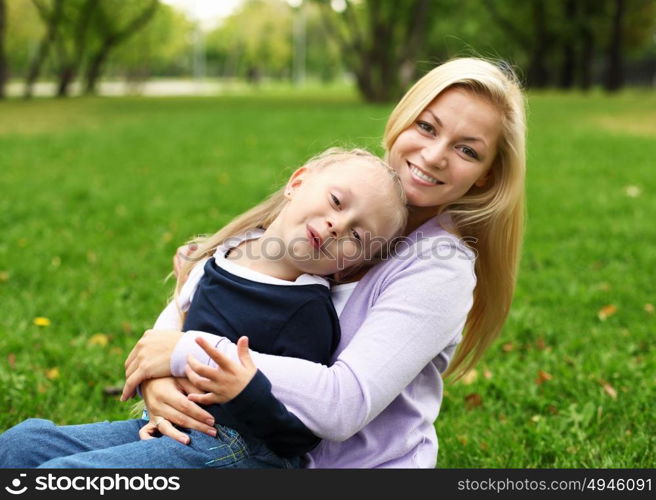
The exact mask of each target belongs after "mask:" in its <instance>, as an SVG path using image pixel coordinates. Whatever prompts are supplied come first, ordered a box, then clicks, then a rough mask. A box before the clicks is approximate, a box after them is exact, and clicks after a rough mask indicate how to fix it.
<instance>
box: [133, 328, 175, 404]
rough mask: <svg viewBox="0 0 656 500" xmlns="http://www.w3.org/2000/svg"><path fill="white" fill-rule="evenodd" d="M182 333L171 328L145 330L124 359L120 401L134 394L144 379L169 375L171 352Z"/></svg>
mask: <svg viewBox="0 0 656 500" xmlns="http://www.w3.org/2000/svg"><path fill="white" fill-rule="evenodd" d="M182 335H183V333H182V332H176V331H172V330H146V332H145V333H144V334H143V336H142V337H141V338H140V339H139V341H138V342H137V344H136V345H135V346H134V347H133V348H132V351H130V354H129V355H128V357H127V359H126V360H125V386H124V387H123V394H121V401H126V400H128V399H130V398H131V397H132V396H134V393H135V391H136V389H137V386H138V385H139V384H140V383H141V382H143V381H144V380H146V379H151V378H158V377H166V376H168V375H171V366H170V364H171V354H172V353H173V349H174V348H175V344H177V343H178V340H180V337H182Z"/></svg>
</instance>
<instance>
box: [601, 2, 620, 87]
mask: <svg viewBox="0 0 656 500" xmlns="http://www.w3.org/2000/svg"><path fill="white" fill-rule="evenodd" d="M624 7H625V4H624V0H615V11H614V12H613V25H612V28H611V40H610V44H609V46H608V52H607V62H606V78H605V81H604V87H605V88H606V90H607V91H609V92H615V91H617V90H619V89H621V88H622V86H623V85H624V67H623V66H624V64H623V60H622V44H623V36H622V35H623V30H624V13H625V8H624Z"/></svg>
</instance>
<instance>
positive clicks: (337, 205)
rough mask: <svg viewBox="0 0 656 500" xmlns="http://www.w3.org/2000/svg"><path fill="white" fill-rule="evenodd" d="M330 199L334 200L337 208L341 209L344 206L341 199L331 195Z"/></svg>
mask: <svg viewBox="0 0 656 500" xmlns="http://www.w3.org/2000/svg"><path fill="white" fill-rule="evenodd" d="M330 198H331V199H332V200H333V204H334V205H335V206H336V207H337V208H340V207H341V206H342V204H341V203H340V201H339V198H337V196H335V195H334V194H332V193H331V195H330Z"/></svg>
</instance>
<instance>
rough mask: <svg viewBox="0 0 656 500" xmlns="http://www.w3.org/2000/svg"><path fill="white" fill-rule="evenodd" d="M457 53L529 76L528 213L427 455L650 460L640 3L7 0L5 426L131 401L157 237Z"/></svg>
mask: <svg viewBox="0 0 656 500" xmlns="http://www.w3.org/2000/svg"><path fill="white" fill-rule="evenodd" d="M462 55H482V56H486V57H492V58H496V59H503V60H505V61H507V62H508V63H509V64H510V65H511V66H513V67H514V68H515V69H516V71H517V72H518V74H519V75H520V77H521V79H522V81H523V83H524V84H525V86H526V87H527V95H528V118H529V135H528V181H527V200H528V209H527V215H528V217H527V230H526V241H525V246H524V251H523V258H522V265H521V272H520V275H519V281H518V287H517V293H516V296H515V300H514V303H513V307H512V310H511V313H510V316H509V319H508V321H507V324H506V326H505V328H504V330H503V332H502V335H501V336H500V338H499V339H498V341H497V342H496V343H495V344H494V345H493V346H492V347H491V348H490V350H489V351H488V352H487V354H486V355H485V357H484V358H483V360H482V361H481V362H480V363H479V365H478V366H477V367H476V369H474V370H472V371H470V372H469V373H467V374H466V375H465V376H464V377H463V378H462V379H461V380H459V381H457V382H451V383H447V386H446V391H445V396H444V402H443V405H442V410H441V415H440V417H439V418H438V420H437V422H436V427H437V431H438V437H439V439H440V454H439V460H438V467H519V468H522V467H605V468H607V467H653V465H654V463H655V461H656V437H655V436H656V425H655V423H654V422H655V421H654V417H653V404H654V401H655V400H656V382H655V378H656V377H655V375H656V358H655V356H654V342H653V335H654V331H655V326H656V321H655V315H654V303H655V301H656V294H655V291H656V286H655V285H654V272H653V270H654V269H656V250H654V244H656V225H655V224H654V219H656V201H655V200H656V197H655V196H654V192H655V191H656V173H655V170H654V169H655V167H656V163H655V160H654V158H656V140H655V139H656V92H655V90H656V89H655V85H656V2H655V1H654V0H598V1H593V0H580V1H576V0H554V1H546V0H406V1H400V0H379V1H376V0H360V1H346V0H333V1H319V0H314V1H311V0H305V1H300V0H296V1H291V0H290V1H282V0H280V1H278V0H267V1H265V0H253V1H238V0H234V1H224V2H219V1H216V2H211V1H202V0H195V1H194V0H189V1H186V2H185V1H184V0H178V1H173V0H170V1H167V2H164V1H157V0H130V1H119V0H0V97H1V99H0V313H1V314H0V387H1V388H2V391H0V430H4V429H7V428H8V427H10V426H12V425H14V424H16V423H18V422H20V421H22V420H23V419H25V418H27V417H42V418H48V419H51V420H54V421H55V422H57V423H60V424H72V423H81V422H91V421H96V420H103V419H122V418H126V417H127V416H128V413H129V408H130V405H129V404H126V403H120V402H119V401H118V395H117V389H120V387H122V382H123V361H124V360H125V357H126V356H127V353H128V352H129V350H130V349H131V347H132V346H133V344H134V342H135V341H136V340H137V339H138V337H139V336H140V335H141V334H142V332H143V331H144V330H145V329H147V328H149V327H150V326H151V325H152V323H153V321H154V319H155V317H156V316H157V315H158V313H159V312H160V310H161V309H162V308H163V306H164V305H165V303H166V300H167V298H168V296H169V294H170V292H171V290H172V286H173V282H172V281H171V280H169V281H166V280H165V278H166V276H167V274H168V273H169V272H170V269H171V257H172V256H173V253H174V251H175V249H176V247H177V246H178V245H180V244H181V243H183V242H185V241H186V240H188V239H189V238H190V237H192V236H193V235H195V234H199V233H210V232H214V231H215V230H216V229H218V228H219V227H220V226H221V225H222V224H225V223H226V222H228V221H229V220H230V219H231V218H232V217H234V216H235V215H237V214H239V213H240V212H242V211H243V210H245V209H247V208H249V207H250V206H252V205H253V204H255V203H256V202H258V201H259V200H261V199H262V198H263V197H264V196H266V195H267V194H268V193H270V192H271V191H272V190H273V189H274V188H275V187H276V186H278V185H280V184H281V183H282V182H284V180H285V178H286V175H287V174H288V173H289V172H291V171H292V170H293V168H294V167H296V166H298V165H300V164H301V163H302V162H303V161H304V160H306V159H307V158H308V157H310V156H312V155H313V154H315V153H317V152H319V151H321V150H323V149H325V148H326V147H330V146H346V147H350V146H364V147H367V148H370V149H372V150H374V151H376V152H378V153H381V152H382V149H381V147H380V138H381V136H382V132H383V128H384V125H385V120H386V118H387V116H388V114H389V112H390V111H391V109H392V107H393V104H394V101H395V100H396V99H397V98H398V97H399V96H400V95H401V94H402V93H403V91H404V90H405V89H407V88H408V86H409V85H410V84H411V83H412V82H413V81H415V80H416V79H417V78H418V77H420V76H421V75H422V74H424V73H425V72H427V71H428V70H430V69H431V68H432V67H433V66H434V65H436V64H438V63H440V62H442V61H444V60H446V59H448V58H450V57H454V56H462Z"/></svg>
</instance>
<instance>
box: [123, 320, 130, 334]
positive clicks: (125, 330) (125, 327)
mask: <svg viewBox="0 0 656 500" xmlns="http://www.w3.org/2000/svg"><path fill="white" fill-rule="evenodd" d="M121 330H123V333H132V325H131V324H130V323H128V322H127V321H124V322H123V323H121Z"/></svg>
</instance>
